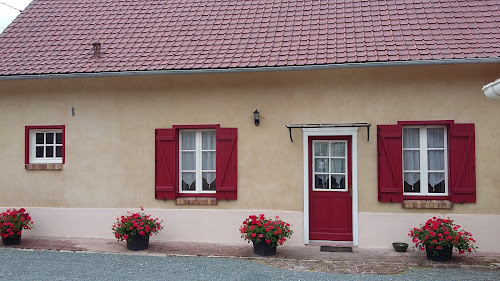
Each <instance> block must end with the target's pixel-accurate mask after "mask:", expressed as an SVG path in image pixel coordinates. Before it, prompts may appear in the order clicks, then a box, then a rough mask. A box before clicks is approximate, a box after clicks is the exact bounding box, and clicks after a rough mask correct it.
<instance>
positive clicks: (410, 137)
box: [403, 128, 420, 148]
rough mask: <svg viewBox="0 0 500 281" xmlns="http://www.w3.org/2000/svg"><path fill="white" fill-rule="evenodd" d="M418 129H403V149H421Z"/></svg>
mask: <svg viewBox="0 0 500 281" xmlns="http://www.w3.org/2000/svg"><path fill="white" fill-rule="evenodd" d="M419 132H420V130H419V129H418V128H403V148H419V147H420V143H419Z"/></svg>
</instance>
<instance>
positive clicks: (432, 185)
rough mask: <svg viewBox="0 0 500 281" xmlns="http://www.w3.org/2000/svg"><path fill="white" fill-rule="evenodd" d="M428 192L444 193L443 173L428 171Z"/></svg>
mask: <svg viewBox="0 0 500 281" xmlns="http://www.w3.org/2000/svg"><path fill="white" fill-rule="evenodd" d="M428 176H429V186H428V188H429V193H444V192H445V183H444V173H429V175H428Z"/></svg>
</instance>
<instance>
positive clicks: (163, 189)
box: [155, 125, 237, 200]
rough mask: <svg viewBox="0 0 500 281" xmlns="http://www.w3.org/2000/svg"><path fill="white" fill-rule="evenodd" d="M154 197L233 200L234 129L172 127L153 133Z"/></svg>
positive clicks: (214, 126) (235, 178)
mask: <svg viewBox="0 0 500 281" xmlns="http://www.w3.org/2000/svg"><path fill="white" fill-rule="evenodd" d="M155 135H156V137H155V139H156V141H155V158H156V159H155V162H156V165H155V197H156V198H157V199H164V200H166V199H176V198H178V197H193V196H195V197H215V198H217V199H226V200H236V198H237V194H236V193H237V129H236V128H221V127H220V126H219V125H176V126H173V128H171V129H156V130H155Z"/></svg>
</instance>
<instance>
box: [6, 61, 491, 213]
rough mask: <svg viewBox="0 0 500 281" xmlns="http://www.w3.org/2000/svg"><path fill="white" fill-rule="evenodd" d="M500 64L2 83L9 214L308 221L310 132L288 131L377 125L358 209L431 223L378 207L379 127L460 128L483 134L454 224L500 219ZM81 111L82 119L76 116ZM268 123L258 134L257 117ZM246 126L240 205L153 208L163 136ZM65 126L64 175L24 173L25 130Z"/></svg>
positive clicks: (362, 150)
mask: <svg viewBox="0 0 500 281" xmlns="http://www.w3.org/2000/svg"><path fill="white" fill-rule="evenodd" d="M499 70H500V65H499V64H487V65H454V66H453V65H449V66H427V67H383V68H348V69H335V70H315V71H288V72H254V73H233V74H190V75H168V76H159V75H158V76H156V75H153V76H141V77H139V76H130V77H121V78H117V77H115V78H75V79H48V80H17V81H0V128H1V130H2V134H1V137H0V148H1V149H0V153H1V155H2V161H1V163H0V176H1V184H0V189H1V192H2V196H1V197H0V206H26V207H30V206H31V207H72V208H132V207H137V206H139V205H143V206H145V207H146V208H152V209H170V208H189V209H233V210H269V209H273V210H282V211H303V179H302V175H303V170H302V169H303V164H302V161H303V159H302V132H301V131H300V130H298V129H297V130H294V131H293V138H294V142H290V139H289V135H288V130H287V129H286V128H285V125H286V124H294V123H351V122H368V123H371V124H372V128H371V131H370V141H367V140H366V137H367V136H366V130H365V129H360V130H359V137H358V144H359V146H358V155H359V158H358V163H359V167H358V169H359V171H360V173H359V174H360V176H359V211H360V212H361V213H363V212H374V213H401V212H405V213H427V212H429V210H420V211H418V210H405V209H402V208H401V204H391V203H379V202H378V201H377V161H376V159H377V158H376V125H377V124H395V123H396V122H397V121H398V120H434V119H447V120H448V119H453V120H455V122H459V123H460V122H463V123H475V124H476V170H477V203H476V204H464V205H460V204H456V205H455V206H454V208H453V209H452V210H446V213H447V214H453V213H455V214H466V213H469V214H497V215H498V214H500V204H498V201H497V198H500V173H498V172H497V170H498V167H500V145H498V141H499V140H500V127H499V126H498V120H499V117H500V100H489V99H487V98H486V97H485V96H484V94H483V93H482V91H481V87H482V86H483V85H485V84H487V83H488V82H491V81H493V80H494V79H496V78H498V77H499V76H500V75H499V74H500V71H499ZM72 107H74V108H75V116H72V114H71V110H72ZM256 108H257V109H258V110H259V111H260V113H261V123H260V126H258V127H256V126H255V125H254V124H253V116H252V112H253V111H254V110H255V109H256ZM176 124H177V125H180V124H221V126H223V127H237V128H238V200H236V201H220V202H219V204H218V205H217V206H201V207H200V206H176V205H175V204H174V202H172V201H160V200H155V199H154V129H155V128H170V127H171V126H172V125H176ZM26 125H66V164H65V165H64V168H63V170H62V171H27V170H25V169H24V126H26Z"/></svg>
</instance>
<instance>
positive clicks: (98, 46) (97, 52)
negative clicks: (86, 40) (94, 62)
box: [92, 42, 101, 59]
mask: <svg viewBox="0 0 500 281" xmlns="http://www.w3.org/2000/svg"><path fill="white" fill-rule="evenodd" d="M92 49H93V50H94V56H93V58H95V59H96V58H100V57H101V43H99V42H95V43H92Z"/></svg>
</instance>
